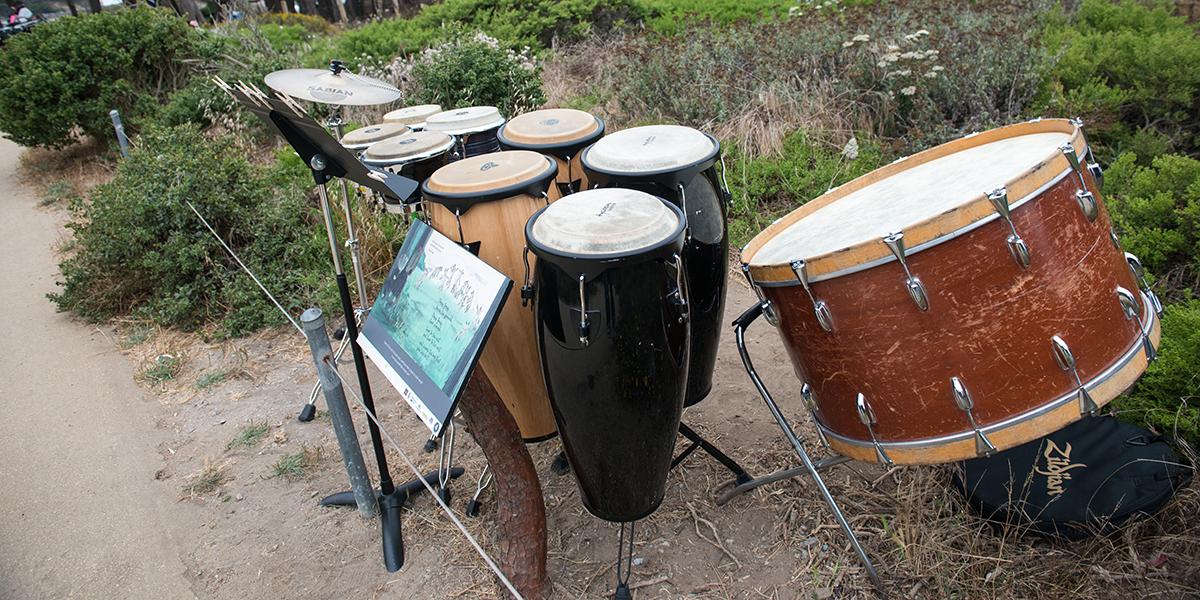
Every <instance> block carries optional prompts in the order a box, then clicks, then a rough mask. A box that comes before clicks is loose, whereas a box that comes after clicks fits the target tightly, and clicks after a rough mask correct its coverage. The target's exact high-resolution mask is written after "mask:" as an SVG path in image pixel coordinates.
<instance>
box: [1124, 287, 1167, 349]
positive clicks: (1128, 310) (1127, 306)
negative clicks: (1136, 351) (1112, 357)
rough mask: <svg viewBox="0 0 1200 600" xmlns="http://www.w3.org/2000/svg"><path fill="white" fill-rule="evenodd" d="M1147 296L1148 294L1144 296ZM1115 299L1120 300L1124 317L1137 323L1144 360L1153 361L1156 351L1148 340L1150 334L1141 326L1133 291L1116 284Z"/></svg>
mask: <svg viewBox="0 0 1200 600" xmlns="http://www.w3.org/2000/svg"><path fill="white" fill-rule="evenodd" d="M1146 297H1147V298H1148V297H1149V295H1147V296H1146ZM1117 299H1118V300H1120V302H1121V308H1122V309H1123V310H1124V311H1125V318H1126V319H1129V320H1131V321H1134V322H1135V323H1137V327H1138V332H1139V333H1140V334H1141V337H1142V350H1144V351H1145V352H1146V360H1147V361H1150V362H1153V361H1154V359H1156V358H1158V351H1157V350H1155V349H1154V344H1153V343H1151V342H1150V335H1149V334H1147V333H1146V329H1145V328H1143V327H1142V322H1141V319H1139V318H1138V313H1140V312H1141V311H1140V310H1139V307H1138V303H1137V298H1136V297H1135V296H1134V295H1133V292H1131V291H1129V290H1127V289H1125V288H1123V287H1121V286H1119V285H1118V286H1117Z"/></svg>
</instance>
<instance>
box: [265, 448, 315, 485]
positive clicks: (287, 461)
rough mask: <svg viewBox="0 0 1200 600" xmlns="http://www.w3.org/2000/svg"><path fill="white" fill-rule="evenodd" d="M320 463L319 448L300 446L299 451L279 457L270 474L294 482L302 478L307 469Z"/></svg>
mask: <svg viewBox="0 0 1200 600" xmlns="http://www.w3.org/2000/svg"><path fill="white" fill-rule="evenodd" d="M320 462H321V451H320V449H319V448H309V447H308V446H301V447H300V450H299V451H297V452H293V453H291V454H286V455H284V456H281V457H279V460H277V461H275V466H274V467H273V468H272V472H273V473H274V474H275V476H276V477H283V478H286V479H287V480H288V481H295V480H297V479H300V478H301V477H304V475H305V474H306V473H307V472H308V470H309V469H311V468H312V467H314V466H316V465H317V464H318V463H320Z"/></svg>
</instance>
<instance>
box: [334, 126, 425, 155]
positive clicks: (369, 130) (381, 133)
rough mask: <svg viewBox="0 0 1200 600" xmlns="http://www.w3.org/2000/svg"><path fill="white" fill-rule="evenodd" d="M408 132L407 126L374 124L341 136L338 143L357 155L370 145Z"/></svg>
mask: <svg viewBox="0 0 1200 600" xmlns="http://www.w3.org/2000/svg"><path fill="white" fill-rule="evenodd" d="M408 131H409V129H408V126H407V125H401V124H399V123H375V124H372V125H367V126H366V127H360V128H358V129H355V130H354V131H351V132H349V133H347V134H345V135H343V136H342V139H341V140H338V141H339V142H341V144H342V146H343V147H345V148H346V149H347V150H353V151H354V152H356V153H357V152H362V151H363V150H366V149H367V148H369V147H370V146H371V144H377V143H379V142H382V141H383V140H386V139H390V138H394V137H396V136H398V135H404V134H406V133H408Z"/></svg>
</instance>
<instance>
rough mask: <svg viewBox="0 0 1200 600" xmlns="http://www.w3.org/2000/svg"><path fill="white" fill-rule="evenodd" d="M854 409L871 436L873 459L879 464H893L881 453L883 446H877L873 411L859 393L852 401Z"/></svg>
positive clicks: (876, 420)
mask: <svg viewBox="0 0 1200 600" xmlns="http://www.w3.org/2000/svg"><path fill="white" fill-rule="evenodd" d="M854 407H855V409H856V410H858V419H859V420H860V421H862V424H863V425H866V426H867V433H869V434H871V443H872V444H874V445H875V458H877V459H878V460H879V462H881V463H883V464H885V465H888V466H891V465H892V464H893V463H892V459H891V457H889V456H888V455H887V452H884V451H883V446H881V445H880V444H879V438H877V437H876V436H875V425H876V424H878V423H879V421H878V419H876V418H875V411H874V410H873V409H872V408H871V404H870V403H869V402H867V397H866V396H864V395H863V394H862V393H861V392H860V393H859V394H858V397H857V398H855V400H854Z"/></svg>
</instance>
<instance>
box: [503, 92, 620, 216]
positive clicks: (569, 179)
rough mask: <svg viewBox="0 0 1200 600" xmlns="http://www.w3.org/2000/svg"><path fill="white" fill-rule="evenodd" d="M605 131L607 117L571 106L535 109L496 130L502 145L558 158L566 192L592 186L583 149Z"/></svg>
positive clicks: (559, 176)
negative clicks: (582, 159) (589, 181)
mask: <svg viewBox="0 0 1200 600" xmlns="http://www.w3.org/2000/svg"><path fill="white" fill-rule="evenodd" d="M603 135H604V121H602V120H600V119H598V118H597V117H595V116H593V115H591V114H589V113H586V112H583V111H581V110H574V109H570V108H548V109H544V110H535V111H533V112H528V113H525V114H523V115H519V116H517V117H513V118H512V119H511V120H509V121H508V122H507V123H505V124H504V126H503V127H501V128H500V129H499V131H497V132H496V137H497V138H499V140H500V147H502V148H504V149H511V150H533V151H536V152H541V153H543V154H545V155H547V156H550V157H553V158H554V159H555V160H557V161H558V184H559V187H560V191H562V192H563V195H566V194H570V193H573V192H576V191H579V190H584V189H587V188H588V180H587V177H585V176H584V173H583V166H582V164H581V163H580V159H579V153H580V150H582V149H583V148H585V147H587V146H588V145H589V144H591V143H593V142H595V141H596V140H598V139H600V137H602V136H603Z"/></svg>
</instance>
